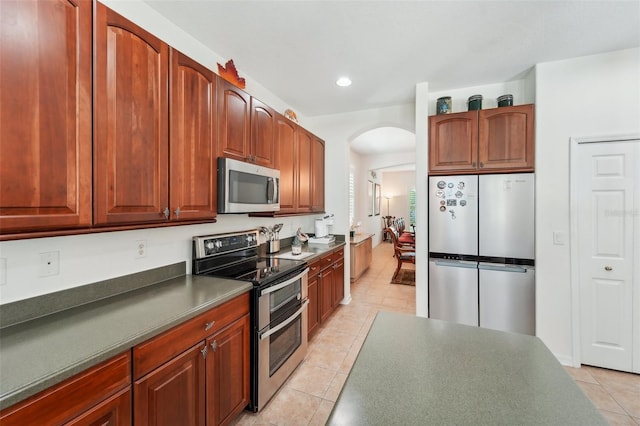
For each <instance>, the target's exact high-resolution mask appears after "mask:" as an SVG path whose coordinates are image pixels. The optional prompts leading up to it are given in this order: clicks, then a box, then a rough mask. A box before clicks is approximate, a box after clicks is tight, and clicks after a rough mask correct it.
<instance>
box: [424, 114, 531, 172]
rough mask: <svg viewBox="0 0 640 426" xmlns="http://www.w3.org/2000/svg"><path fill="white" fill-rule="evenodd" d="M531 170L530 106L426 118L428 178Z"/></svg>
mask: <svg viewBox="0 0 640 426" xmlns="http://www.w3.org/2000/svg"><path fill="white" fill-rule="evenodd" d="M533 170H534V106H533V105H519V106H512V107H501V108H493V109H485V110H479V111H468V112H461V113H453V114H442V115H435V116H431V117H429V174H431V175H444V174H455V173H459V174H465V173H468V174H474V173H495V172H530V171H533Z"/></svg>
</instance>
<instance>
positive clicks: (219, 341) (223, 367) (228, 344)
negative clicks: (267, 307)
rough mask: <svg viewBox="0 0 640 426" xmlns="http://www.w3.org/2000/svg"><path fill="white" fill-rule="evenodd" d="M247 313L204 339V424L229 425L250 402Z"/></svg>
mask: <svg viewBox="0 0 640 426" xmlns="http://www.w3.org/2000/svg"><path fill="white" fill-rule="evenodd" d="M249 327H250V325H249V315H245V316H243V317H242V318H240V319H238V320H236V321H235V322H234V323H233V324H232V325H230V326H229V327H227V328H225V329H224V330H222V331H220V332H219V333H217V334H215V335H213V336H211V337H210V338H209V339H207V348H208V349H209V351H208V354H207V425H220V424H229V423H230V422H231V420H233V419H234V417H235V416H236V415H237V414H239V413H240V412H242V410H243V409H244V408H245V407H246V406H247V404H249Z"/></svg>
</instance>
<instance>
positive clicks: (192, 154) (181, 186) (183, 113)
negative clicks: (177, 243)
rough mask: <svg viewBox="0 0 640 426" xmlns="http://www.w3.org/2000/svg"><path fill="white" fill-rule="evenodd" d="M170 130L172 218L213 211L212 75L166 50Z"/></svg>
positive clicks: (212, 213)
mask: <svg viewBox="0 0 640 426" xmlns="http://www.w3.org/2000/svg"><path fill="white" fill-rule="evenodd" d="M170 54H171V68H170V73H169V80H170V93H169V99H170V108H169V117H170V120H171V126H170V135H169V142H170V145H169V153H170V169H169V175H170V185H169V192H170V209H171V213H170V214H171V219H172V220H194V219H211V218H214V217H215V216H216V207H217V205H216V193H217V188H216V174H217V171H216V141H217V130H218V129H217V127H216V123H217V117H216V102H215V99H216V75H215V74H214V73H213V71H210V70H208V69H207V68H205V67H203V66H202V65H200V64H198V63H197V62H196V61H194V60H192V59H190V58H189V57H187V56H185V55H184V54H182V53H180V52H179V51H177V50H175V49H171V52H170Z"/></svg>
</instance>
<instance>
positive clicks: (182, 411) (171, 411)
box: [133, 293, 250, 426]
mask: <svg viewBox="0 0 640 426" xmlns="http://www.w3.org/2000/svg"><path fill="white" fill-rule="evenodd" d="M249 328H250V325H249V295H248V293H245V294H243V295H241V296H238V297H236V298H234V299H232V300H230V301H229V302H226V303H224V304H222V305H220V306H218V307H216V308H213V309H212V310H210V311H208V312H206V313H204V314H201V315H199V316H197V317H195V318H193V319H192V320H189V321H187V322H185V323H183V324H181V325H178V326H176V327H174V328H172V329H171V330H169V331H167V332H165V333H163V334H161V335H159V336H157V337H154V338H153V339H151V340H148V341H147V342H144V343H141V344H140V345H138V346H136V347H134V348H133V376H134V379H135V384H134V400H133V406H134V421H135V424H136V425H156V424H167V425H173V424H181V425H198V426H204V425H207V426H211V425H220V424H228V423H230V422H231V420H233V418H235V417H236V416H237V415H238V414H239V413H240V412H241V411H242V410H243V409H244V407H246V406H247V405H248V403H249V371H250V370H249Z"/></svg>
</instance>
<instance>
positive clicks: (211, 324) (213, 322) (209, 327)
mask: <svg viewBox="0 0 640 426" xmlns="http://www.w3.org/2000/svg"><path fill="white" fill-rule="evenodd" d="M215 323H216V322H215V321H211V322H206V323H205V324H204V331H209V330H211V327H213V324H215Z"/></svg>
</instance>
